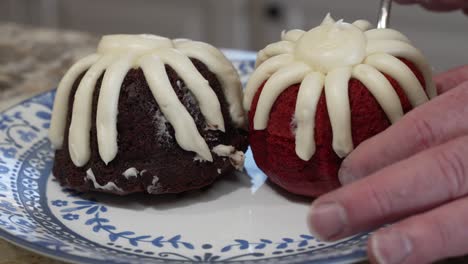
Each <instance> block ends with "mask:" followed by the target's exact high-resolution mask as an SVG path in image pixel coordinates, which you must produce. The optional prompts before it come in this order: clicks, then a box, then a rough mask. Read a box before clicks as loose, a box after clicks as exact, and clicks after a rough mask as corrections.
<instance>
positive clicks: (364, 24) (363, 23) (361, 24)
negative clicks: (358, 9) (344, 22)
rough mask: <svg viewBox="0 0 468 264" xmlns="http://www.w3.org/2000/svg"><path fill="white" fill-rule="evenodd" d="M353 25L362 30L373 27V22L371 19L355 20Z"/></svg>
mask: <svg viewBox="0 0 468 264" xmlns="http://www.w3.org/2000/svg"><path fill="white" fill-rule="evenodd" d="M353 25H354V26H356V27H358V28H359V29H360V30H362V31H366V30H369V29H370V28H372V24H371V23H370V22H369V21H367V20H362V19H361V20H357V21H354V23H353Z"/></svg>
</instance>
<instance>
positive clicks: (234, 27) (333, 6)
mask: <svg viewBox="0 0 468 264" xmlns="http://www.w3.org/2000/svg"><path fill="white" fill-rule="evenodd" d="M378 5H379V0H131V1H130V0H79V1H77V0H0V20H1V21H3V22H7V21H10V22H15V23H20V24H27V25H33V26H37V27H50V28H57V29H71V30H78V31H85V32H92V33H96V34H110V33H153V34H160V35H163V36H168V37H186V38H191V39H196V40H202V41H207V42H210V43H212V44H214V45H216V46H219V47H225V48H235V49H247V50H258V49H260V48H262V47H264V46H265V45H266V44H267V43H270V42H273V41H276V40H278V38H279V36H280V32H281V31H282V30H283V29H292V28H301V29H310V28H311V27H314V26H316V25H317V24H318V23H320V21H321V20H322V19H323V17H324V16H325V14H326V13H327V12H331V13H332V15H333V16H334V17H335V18H344V19H345V20H346V21H354V20H355V19H359V18H364V19H367V20H370V21H372V22H373V23H374V22H375V21H376V15H377V9H378ZM392 27H395V28H397V29H399V30H401V31H403V32H404V33H405V34H407V35H408V36H409V38H410V39H412V40H413V42H414V43H415V45H416V46H417V47H419V48H420V49H422V50H423V52H424V53H425V54H426V55H427V56H428V57H429V59H430V61H431V63H432V64H433V65H434V67H435V69H436V70H437V71H442V70H445V69H448V68H450V67H453V66H457V65H462V64H467V63H468V17H467V16H465V15H463V14H462V13H461V12H451V13H432V12H427V11H425V10H423V9H422V8H420V7H417V6H400V5H397V4H394V9H393V14H392Z"/></svg>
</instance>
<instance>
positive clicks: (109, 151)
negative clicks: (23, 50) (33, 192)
mask: <svg viewBox="0 0 468 264" xmlns="http://www.w3.org/2000/svg"><path fill="white" fill-rule="evenodd" d="M179 49H180V50H179ZM97 50H98V53H97V54H94V55H91V56H88V57H86V58H84V59H82V60H80V61H78V62H77V63H76V64H75V65H73V66H72V67H71V68H70V70H69V71H68V72H67V73H66V74H65V76H64V77H63V79H62V80H61V82H60V84H59V87H58V90H57V95H56V98H55V102H54V110H53V113H52V123H51V128H50V132H49V138H50V140H51V142H52V144H53V146H54V148H56V149H60V148H61V147H62V145H63V135H64V131H65V126H66V115H67V112H68V102H69V97H70V92H71V89H72V86H73V83H74V82H75V81H76V80H77V78H78V76H79V75H80V74H82V73H83V72H85V71H87V72H86V74H85V75H84V77H83V79H82V80H81V81H80V84H79V86H78V89H77V91H76V93H75V95H74V104H73V112H72V121H71V125H70V128H69V131H70V133H69V134H70V136H69V142H68V143H69V146H70V155H71V158H72V161H73V163H74V164H75V165H76V166H79V167H82V166H84V165H85V164H86V163H87V162H88V160H89V158H90V154H91V150H90V135H89V133H90V128H91V125H92V124H91V120H92V98H93V93H94V87H95V86H96V82H97V79H98V78H99V77H100V76H101V75H102V73H103V72H105V73H104V78H103V81H102V85H101V89H100V93H99V98H98V105H97V114H96V127H97V139H98V149H99V154H100V157H101V159H102V160H103V161H104V162H105V163H106V164H108V163H109V162H110V161H112V160H113V159H114V158H115V156H116V155H117V152H118V144H117V136H118V135H117V114H118V102H119V95H120V88H121V85H122V82H123V80H124V78H125V76H126V75H127V72H128V71H129V70H130V69H132V68H138V67H140V66H141V67H142V68H143V71H144V73H145V77H146V79H147V80H148V84H149V86H150V89H151V91H152V93H153V95H154V96H155V99H156V101H157V102H158V104H159V106H160V107H161V112H162V113H163V114H164V115H165V117H166V119H167V120H168V122H169V123H171V125H173V127H174V129H175V131H176V140H177V142H178V143H179V145H180V146H181V147H182V148H183V149H185V150H188V151H193V152H195V153H196V154H197V155H199V156H200V157H201V158H202V159H203V160H206V161H212V156H211V153H210V151H209V148H208V146H207V144H206V142H205V141H204V139H203V138H202V137H201V136H200V133H199V132H198V130H197V127H196V126H195V122H194V120H193V118H192V117H191V116H190V114H189V113H188V111H187V110H186V109H185V107H184V106H183V105H182V104H181V103H180V102H179V100H178V98H177V95H176V94H175V92H174V90H173V88H172V86H171V84H170V83H169V79H168V77H167V73H166V71H165V67H164V65H165V64H168V65H170V66H171V67H172V68H173V69H174V70H175V71H176V72H177V74H178V75H179V76H180V77H181V79H183V80H184V82H185V83H186V85H187V89H189V90H190V91H191V93H192V94H193V95H194V97H195V99H196V100H197V102H198V104H199V106H200V110H201V112H202V114H203V115H204V117H205V119H206V121H207V127H208V128H210V129H217V130H221V131H224V130H225V127H224V119H223V116H222V113H221V107H220V102H219V100H218V98H217V96H216V94H215V92H214V91H213V89H212V88H211V87H210V86H209V83H208V81H207V80H205V79H204V78H203V76H202V75H201V74H200V73H199V72H198V70H197V69H196V68H195V66H194V65H193V64H192V62H191V61H190V59H189V57H192V58H195V59H198V60H200V61H202V62H203V63H204V64H205V65H206V66H207V67H208V68H209V69H210V70H211V71H212V72H213V73H214V74H216V75H217V77H218V78H219V80H220V83H221V86H222V89H223V93H224V95H225V98H226V101H227V102H228V104H229V107H230V108H229V110H230V115H231V119H232V120H233V122H234V123H235V125H236V126H237V127H244V126H245V123H246V116H245V112H244V110H243V107H242V101H241V99H242V90H241V89H242V88H241V84H240V79H239V76H238V75H237V71H236V70H235V68H234V66H233V65H232V64H231V63H230V62H229V61H228V60H227V59H226V57H225V56H224V55H223V54H222V53H221V52H220V51H219V50H218V49H216V48H214V47H213V46H210V45H208V44H205V43H201V42H194V41H190V40H182V39H179V40H174V41H172V40H170V39H167V38H164V37H159V36H153V35H109V36H104V37H103V38H102V40H101V42H100V43H99V45H98V49H97ZM143 64H144V65H143ZM172 104H174V105H172Z"/></svg>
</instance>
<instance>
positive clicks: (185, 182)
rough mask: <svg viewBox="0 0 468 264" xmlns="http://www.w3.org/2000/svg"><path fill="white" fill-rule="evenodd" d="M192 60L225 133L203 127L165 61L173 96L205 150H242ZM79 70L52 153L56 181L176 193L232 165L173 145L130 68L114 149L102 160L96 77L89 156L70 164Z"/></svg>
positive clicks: (141, 79) (85, 187)
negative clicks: (57, 146) (61, 140)
mask: <svg viewBox="0 0 468 264" xmlns="http://www.w3.org/2000/svg"><path fill="white" fill-rule="evenodd" d="M192 62H193V63H194V65H195V67H196V68H197V70H198V71H199V72H200V73H201V74H202V76H203V77H204V78H205V79H207V80H208V82H209V84H210V86H211V87H212V88H213V90H214V91H215V93H216V95H217V97H218V99H219V102H220V104H221V109H222V114H223V118H224V123H225V131H226V132H221V131H219V130H208V129H207V125H206V122H205V119H204V117H203V115H202V114H201V111H200V109H199V107H198V103H197V101H196V99H195V98H194V97H193V95H192V94H191V92H190V91H189V90H188V89H187V88H186V86H185V84H184V82H183V81H182V79H181V78H180V77H179V76H178V75H177V73H176V72H175V71H174V70H173V69H172V68H171V67H169V66H167V65H166V72H167V75H168V77H169V79H170V82H171V84H172V87H173V89H174V91H175V92H176V94H177V96H178V98H179V100H180V101H181V102H182V104H183V105H184V106H185V108H186V109H187V110H188V112H189V113H190V115H191V116H192V117H193V119H194V120H195V123H196V125H197V128H198V131H199V133H200V135H201V136H202V137H203V138H204V139H205V141H206V142H207V144H208V146H209V148H210V149H213V148H214V147H215V146H217V145H227V146H233V147H234V148H235V149H236V150H240V151H245V150H246V149H247V132H246V131H244V130H242V129H239V128H236V127H235V126H234V125H233V122H232V120H231V118H230V115H229V110H228V109H229V106H228V103H227V102H226V98H225V96H224V94H223V91H222V88H221V85H220V82H219V81H218V79H217V78H216V76H215V75H214V74H213V73H212V72H210V71H209V69H208V68H207V67H206V66H205V65H204V64H203V63H201V62H200V61H198V60H195V59H192ZM83 75H84V74H83ZM83 75H81V77H80V78H78V79H77V80H76V81H75V83H74V85H73V88H72V91H71V94H70V99H69V112H68V115H67V125H66V130H65V134H64V145H63V148H62V149H59V150H57V151H56V153H55V163H54V168H53V174H54V176H55V177H56V178H57V179H58V181H59V182H60V183H61V184H62V185H64V186H67V187H69V188H72V189H75V190H79V191H102V192H111V193H115V194H119V195H124V194H130V193H136V192H147V193H151V194H162V193H180V192H184V191H188V190H192V189H198V188H201V187H204V186H207V185H209V184H211V183H213V182H214V181H215V180H216V179H217V178H219V177H221V176H222V175H224V174H227V173H231V172H232V171H233V170H234V166H233V165H232V161H231V160H230V159H229V158H228V157H220V156H218V155H216V154H214V153H212V156H213V162H209V161H200V160H199V159H197V156H196V153H194V152H190V151H186V150H183V149H182V148H181V147H180V146H179V145H178V144H177V142H176V139H175V133H174V129H173V127H172V126H171V124H170V123H169V122H167V120H166V119H165V117H164V115H163V114H162V112H161V110H160V109H159V106H158V104H157V102H156V100H155V99H154V96H153V94H152V93H151V91H150V89H149V87H148V84H147V82H146V80H145V76H144V74H143V71H142V70H141V69H132V70H130V71H129V72H128V73H127V75H126V77H125V79H124V82H123V84H122V87H121V91H120V96H119V103H118V116H117V131H118V153H117V156H116V157H115V159H114V160H112V161H111V162H110V163H109V164H107V165H106V164H105V163H104V162H103V161H102V160H101V158H100V155H99V152H98V143H97V134H96V108H97V102H98V97H99V91H100V86H101V81H102V76H101V78H100V79H99V80H98V82H97V84H96V87H95V91H94V95H93V102H92V108H93V110H92V127H91V158H90V160H89V161H88V163H87V164H86V165H85V166H83V167H76V166H75V165H74V164H73V162H72V160H71V158H70V154H69V148H68V127H69V126H70V122H71V108H72V106H73V100H74V94H75V92H76V90H77V88H78V85H79V83H80V80H81V78H82V76H83ZM126 172H127V173H126ZM135 172H137V173H136V175H135ZM90 174H91V175H90ZM90 176H92V177H94V179H95V181H93V180H92V179H90V178H92V177H90Z"/></svg>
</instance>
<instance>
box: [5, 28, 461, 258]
mask: <svg viewBox="0 0 468 264" xmlns="http://www.w3.org/2000/svg"><path fill="white" fill-rule="evenodd" d="M98 39H99V38H98V37H97V36H94V35H91V34H87V33H81V32H71V31H57V30H49V29H37V28H30V27H27V26H20V25H17V24H0V111H1V110H4V109H6V108H8V107H9V106H12V105H15V104H16V103H18V102H20V101H22V100H24V99H26V98H29V97H32V96H34V95H36V94H39V93H41V92H44V91H47V90H50V89H52V88H53V87H55V86H56V85H57V83H58V82H59V81H60V78H61V77H62V75H63V74H64V73H65V71H66V70H67V69H68V68H69V67H70V65H71V64H72V63H73V62H74V61H76V60H77V59H79V58H81V57H83V56H84V55H87V54H90V53H91V52H93V51H94V49H95V47H96V44H97V42H98ZM0 252H1V258H0V264H6V263H8V264H19V263H21V264H23V263H44V264H45V263H51V264H56V263H63V262H60V261H55V260H51V259H49V258H46V257H42V256H40V255H38V254H35V253H32V252H29V251H27V250H24V249H21V248H18V247H16V246H14V245H12V244H10V243H8V242H6V241H3V240H1V239H0ZM364 263H367V262H362V263H360V264H364ZM443 263H451V264H454V263H468V258H461V259H455V260H448V261H444V262H443Z"/></svg>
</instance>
